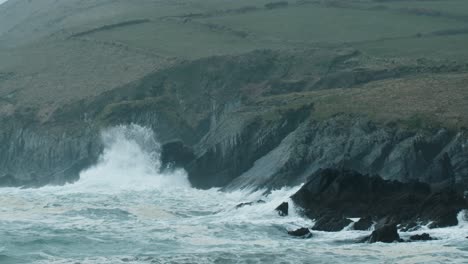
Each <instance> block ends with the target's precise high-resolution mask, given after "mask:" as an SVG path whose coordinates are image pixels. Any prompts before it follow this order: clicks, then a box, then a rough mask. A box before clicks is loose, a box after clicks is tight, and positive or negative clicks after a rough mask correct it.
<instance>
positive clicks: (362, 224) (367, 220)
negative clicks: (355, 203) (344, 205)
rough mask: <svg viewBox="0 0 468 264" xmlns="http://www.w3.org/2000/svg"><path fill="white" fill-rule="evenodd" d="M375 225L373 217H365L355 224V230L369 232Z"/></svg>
mask: <svg viewBox="0 0 468 264" xmlns="http://www.w3.org/2000/svg"><path fill="white" fill-rule="evenodd" d="M373 224H374V222H373V221H372V217H370V216H367V217H363V218H361V219H359V221H357V222H356V223H354V225H353V229H354V230H361V231H365V230H369V229H370V228H371V227H372V225H373Z"/></svg>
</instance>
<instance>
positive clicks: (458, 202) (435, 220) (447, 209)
mask: <svg viewBox="0 0 468 264" xmlns="http://www.w3.org/2000/svg"><path fill="white" fill-rule="evenodd" d="M466 205H467V202H466V200H465V199H464V198H463V197H462V196H461V195H459V194H458V193H457V192H456V191H455V190H453V189H445V190H441V191H439V192H435V193H433V194H431V195H430V196H429V197H427V199H425V200H424V202H423V203H422V205H421V207H420V217H421V218H422V219H428V220H431V221H432V223H431V224H430V225H429V228H440V227H448V226H455V225H457V224H458V219H457V216H458V213H459V212H460V211H461V210H463V209H465V208H466Z"/></svg>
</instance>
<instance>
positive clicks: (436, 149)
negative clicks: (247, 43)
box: [0, 50, 468, 189]
mask: <svg viewBox="0 0 468 264" xmlns="http://www.w3.org/2000/svg"><path fill="white" fill-rule="evenodd" d="M464 71H465V68H464V66H462V65H459V66H452V67H446V66H445V67H444V66H438V65H437V64H432V65H429V66H428V65H427V64H424V65H421V64H418V63H417V62H414V63H408V64H403V63H399V64H396V65H395V64H389V63H387V62H386V61H382V60H378V59H375V58H371V57H368V56H364V55H362V54H360V53H359V52H357V51H354V50H305V51H295V52H291V51H288V52H285V51H256V52H253V53H248V54H246V55H239V56H221V57H212V58H207V59H200V60H196V61H193V62H184V63H181V64H177V65H175V66H172V67H169V68H168V69H166V70H160V71H156V72H155V73H152V74H149V75H147V76H145V77H144V78H142V79H140V80H138V81H136V82H132V83H130V84H127V85H123V86H122V87H120V88H117V89H114V90H112V91H109V92H105V93H103V94H101V95H99V96H97V97H92V98H88V99H84V100H80V101H78V102H77V103H72V104H68V105H65V106H63V107H61V108H60V109H58V110H57V111H55V112H54V114H53V115H51V117H50V118H49V119H48V120H46V121H41V120H38V119H37V118H36V117H35V116H34V111H32V110H30V111H29V112H28V111H26V110H25V111H24V112H23V113H20V114H17V115H14V116H8V117H4V118H3V121H2V131H1V132H2V133H1V137H0V141H1V143H2V144H1V146H2V147H1V148H0V157H1V159H0V162H1V163H0V164H2V166H1V167H0V175H2V176H1V181H0V183H1V184H2V185H14V186H17V185H21V186H23V185H26V186H38V185H43V184H48V183H54V184H63V183H65V182H70V181H74V180H76V179H77V177H78V174H79V171H80V170H81V169H83V168H85V167H87V166H90V165H91V164H93V162H95V161H96V159H97V157H98V155H99V153H100V152H101V151H102V146H101V143H100V141H99V131H100V130H101V129H103V128H105V127H109V126H113V125H118V124H129V123H138V124H141V125H144V126H148V127H151V128H152V129H153V130H154V131H155V132H156V133H157V135H158V137H159V140H160V141H162V142H168V141H172V140H180V141H182V143H183V144H184V145H186V149H189V150H190V151H191V152H192V153H191V155H190V157H192V158H193V159H192V160H186V159H185V160H184V162H183V166H184V167H185V169H186V170H187V171H188V173H189V178H190V180H191V182H192V184H193V186H195V187H199V188H210V187H225V188H227V189H231V188H262V187H267V188H275V187H281V186H284V185H295V184H299V183H302V182H304V181H305V177H306V175H310V174H311V173H313V172H315V171H317V170H319V169H320V168H328V167H336V168H349V169H353V170H356V171H359V172H362V173H371V174H379V175H381V176H382V177H384V178H386V179H397V180H402V181H409V180H420V181H425V182H432V183H435V182H444V181H452V182H456V183H459V184H466V180H467V178H466V175H468V174H467V172H468V152H467V149H466V147H465V146H466V144H467V143H468V142H467V136H466V132H465V131H464V129H463V128H462V127H461V126H454V125H453V123H451V122H446V121H447V120H442V119H440V118H439V119H437V116H435V117H436V118H435V119H430V118H427V119H423V120H422V121H421V120H419V119H417V120H414V117H415V116H417V114H420V113H421V112H419V110H418V109H417V108H416V110H414V109H413V110H412V111H414V113H413V112H409V113H405V115H399V118H398V119H395V118H391V117H388V116H386V114H387V113H386V112H384V111H382V109H379V108H373V107H368V109H364V110H363V109H361V110H360V112H353V111H349V112H348V111H343V109H346V108H347V107H352V106H353V105H354V103H355V102H354V101H350V102H342V101H338V102H335V101H333V100H336V99H335V96H336V94H335V93H336V91H337V90H339V91H340V93H343V94H346V93H354V92H355V91H356V90H358V89H362V90H364V91H367V90H370V91H372V89H371V88H369V87H368V86H369V85H370V84H372V83H376V82H382V81H385V82H389V83H390V84H393V85H397V84H398V82H400V80H401V78H408V79H416V80H419V81H421V80H424V79H425V78H427V76H428V74H434V75H440V76H441V78H443V77H445V76H446V75H449V74H450V75H462V76H464V74H465V73H464ZM376 72H380V73H381V74H376ZM382 73H385V74H382ZM385 85H387V86H388V87H390V88H389V89H392V88H393V86H390V85H389V84H388V83H386V84H385ZM435 88H437V87H435ZM435 88H434V89H435ZM439 88H440V89H445V88H444V87H439ZM408 89H410V88H408ZM411 89H419V87H414V86H412V87H411ZM362 96H366V94H365V93H364V92H362ZM350 98H351V97H350ZM406 99H407V100H412V99H414V98H411V97H410V98H406ZM376 100H380V98H376ZM342 103H343V104H342ZM420 103H421V104H424V103H427V102H420ZM429 103H431V102H429ZM341 104H342V105H341ZM347 104H348V105H347ZM382 107H384V106H382ZM394 107H395V108H397V107H398V106H396V105H395V106H394ZM330 108H333V109H330ZM462 121H463V120H462ZM421 122H422V123H421ZM173 159H174V161H177V160H176V159H177V157H173ZM168 162H170V161H168Z"/></svg>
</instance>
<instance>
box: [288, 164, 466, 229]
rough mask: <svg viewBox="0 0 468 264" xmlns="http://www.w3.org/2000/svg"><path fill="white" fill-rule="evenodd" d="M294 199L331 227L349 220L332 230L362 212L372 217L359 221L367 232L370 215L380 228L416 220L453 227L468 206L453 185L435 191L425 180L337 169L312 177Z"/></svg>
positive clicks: (309, 215) (312, 217) (408, 224)
mask: <svg viewBox="0 0 468 264" xmlns="http://www.w3.org/2000/svg"><path fill="white" fill-rule="evenodd" d="M292 199H293V201H294V203H295V204H297V205H298V206H300V207H302V208H303V209H304V214H305V216H307V217H309V218H311V219H316V220H317V223H318V224H320V225H322V224H321V223H324V224H323V225H324V226H325V227H326V228H323V229H329V230H333V231H338V230H335V229H339V228H338V227H341V226H342V225H344V224H345V223H344V222H342V223H341V222H340V223H341V226H340V225H336V226H334V227H336V228H328V227H329V226H330V225H332V224H333V223H338V222H339V221H337V220H339V219H343V218H352V217H362V216H370V217H368V218H367V219H363V221H362V222H361V223H357V228H359V229H361V230H362V229H363V230H367V229H368V228H369V227H370V225H372V219H375V220H376V222H377V224H376V228H377V229H379V228H381V227H384V226H387V225H389V224H399V225H402V226H410V225H411V224H412V223H415V222H420V223H423V224H427V223H429V222H432V224H431V225H430V227H431V228H434V227H446V226H453V225H456V224H457V223H458V221H457V215H458V213H459V212H460V211H461V210H463V209H466V208H468V203H467V201H466V200H465V199H464V198H463V196H462V195H461V194H460V193H458V192H456V191H455V190H453V189H451V188H449V187H445V188H442V189H439V190H432V189H431V186H430V185H428V184H425V183H420V182H411V183H401V182H397V181H387V180H383V179H381V178H380V177H377V176H374V177H370V176H367V175H362V174H359V173H357V172H354V171H347V170H336V169H325V170H321V171H319V172H317V173H315V174H314V175H312V176H311V177H310V181H309V182H308V183H306V184H305V185H304V186H303V187H302V188H301V189H300V190H299V191H298V192H297V193H296V194H294V195H293V196H292ZM369 218H372V219H369ZM361 224H362V226H361ZM332 226H333V225H332ZM355 226H356V224H355ZM359 229H358V230H359ZM340 230H341V229H340Z"/></svg>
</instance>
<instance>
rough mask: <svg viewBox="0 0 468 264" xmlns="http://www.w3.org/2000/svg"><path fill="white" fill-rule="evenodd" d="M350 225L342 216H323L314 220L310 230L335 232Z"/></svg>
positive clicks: (349, 221)
mask: <svg viewBox="0 0 468 264" xmlns="http://www.w3.org/2000/svg"><path fill="white" fill-rule="evenodd" d="M351 223H352V221H351V220H349V219H347V218H344V217H342V216H336V215H333V214H325V215H324V216H322V217H320V218H318V219H317V220H316V222H315V225H314V227H313V228H312V229H313V230H318V231H327V232H337V231H341V230H343V228H345V227H347V226H348V225H349V224H351Z"/></svg>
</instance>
